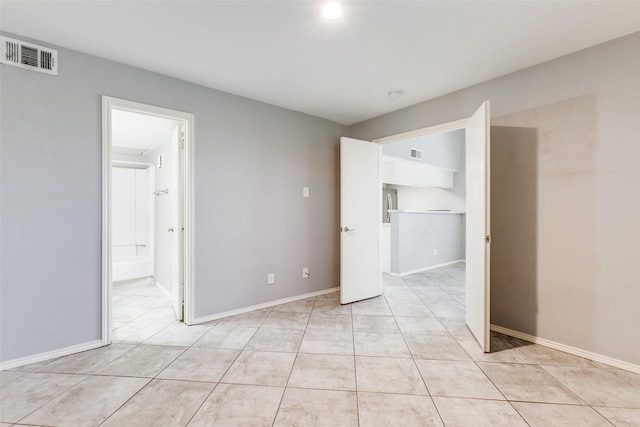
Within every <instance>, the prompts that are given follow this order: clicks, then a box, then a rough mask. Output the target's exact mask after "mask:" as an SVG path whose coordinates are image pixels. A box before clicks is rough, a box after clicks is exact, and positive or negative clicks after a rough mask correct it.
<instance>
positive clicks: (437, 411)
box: [385, 279, 446, 425]
mask: <svg viewBox="0 0 640 427" xmlns="http://www.w3.org/2000/svg"><path fill="white" fill-rule="evenodd" d="M402 281H403V282H405V284H406V283H407V282H406V281H405V280H404V279H402ZM409 288H410V287H409ZM411 292H413V294H414V295H416V296H418V295H417V294H416V293H415V292H414V291H413V289H411ZM385 300H386V296H385ZM420 301H421V302H422V300H420ZM387 304H388V301H387ZM423 304H424V303H423ZM424 305H425V306H426V304H424ZM427 309H429V308H428V307H427ZM429 312H431V310H429ZM391 314H392V315H393V319H394V320H395V321H396V324H397V323H398V321H397V319H396V315H395V314H394V313H393V310H392V311H391ZM443 327H444V326H443ZM398 329H400V325H398ZM445 329H446V328H445ZM400 335H401V336H402V340H403V341H404V345H406V346H407V350H408V351H409V354H410V355H411V360H412V361H413V365H414V366H415V368H416V371H417V372H418V375H420V379H421V380H422V384H424V387H425V389H426V390H427V395H428V396H429V399H430V400H431V404H432V405H433V407H434V408H435V410H436V413H437V414H438V418H440V422H442V424H443V425H445V423H444V419H443V418H442V414H440V410H439V409H438V406H437V405H436V401H435V400H434V399H433V395H432V394H431V391H430V390H429V386H428V385H427V382H426V380H425V379H424V376H423V375H422V372H420V368H419V367H418V362H416V359H415V356H414V354H413V352H412V351H411V348H410V347H409V343H407V339H406V337H405V334H404V333H403V332H402V329H400Z"/></svg>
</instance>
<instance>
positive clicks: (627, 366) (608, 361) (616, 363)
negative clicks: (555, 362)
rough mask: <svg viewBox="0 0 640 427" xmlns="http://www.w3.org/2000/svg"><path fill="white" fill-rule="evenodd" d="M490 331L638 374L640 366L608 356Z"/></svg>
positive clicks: (504, 331) (498, 328)
mask: <svg viewBox="0 0 640 427" xmlns="http://www.w3.org/2000/svg"><path fill="white" fill-rule="evenodd" d="M491 330H492V331H495V332H498V333H501V334H505V335H509V336H510V337H514V338H520V339H521V340H525V341H529V342H532V343H534V344H539V345H543V346H545V347H550V348H553V349H555V350H560V351H563V352H565V353H569V354H573V355H574V356H579V357H583V358H585V359H589V360H593V361H594V362H599V363H604V364H605V365H609V366H613V367H615V368H620V369H624V370H625V371H630V372H634V373H636V374H640V366H638V365H634V364H633V363H629V362H625V361H623V360H618V359H614V358H612V357H609V356H603V355H602V354H598V353H592V352H590V351H586V350H582V349H580V348H576V347H571V346H569V345H566V344H561V343H559V342H555V341H551V340H548V339H545V338H540V337H536V336H534V335H529V334H525V333H524V332H518V331H514V330H513V329H508V328H504V327H502V326H498V325H491Z"/></svg>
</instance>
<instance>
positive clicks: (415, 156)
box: [411, 148, 422, 160]
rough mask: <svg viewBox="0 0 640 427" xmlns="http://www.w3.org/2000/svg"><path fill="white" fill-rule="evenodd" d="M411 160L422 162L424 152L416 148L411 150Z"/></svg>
mask: <svg viewBox="0 0 640 427" xmlns="http://www.w3.org/2000/svg"><path fill="white" fill-rule="evenodd" d="M411 158H412V159H415V160H422V150H418V149H416V148H412V149H411Z"/></svg>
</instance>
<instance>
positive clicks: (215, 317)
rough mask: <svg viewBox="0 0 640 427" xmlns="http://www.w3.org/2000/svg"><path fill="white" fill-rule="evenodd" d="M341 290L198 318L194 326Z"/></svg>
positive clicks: (316, 293) (303, 295)
mask: <svg viewBox="0 0 640 427" xmlns="http://www.w3.org/2000/svg"><path fill="white" fill-rule="evenodd" d="M339 290H340V287H339V286H336V287H335V288H329V289H324V290H322V291H316V292H309V293H308V294H302V295H296V296H293V297H288V298H282V299H279V300H275V301H269V302H265V303H262V304H257V305H252V306H249V307H244V308H239V309H237V310H231V311H225V312H224V313H217V314H212V315H210V316H203V317H196V318H195V319H193V323H191V324H192V325H197V324H198V323H205V322H211V321H212V320H218V319H223V318H225V317H229V316H235V315H236V314H243V313H248V312H250V311H255V310H262V309H263V308H269V307H273V306H274V305H280V304H286V303H288V302H294V301H299V300H301V299H306V298H311V297H317V296H318V295H324V294H330V293H332V292H338V291H339Z"/></svg>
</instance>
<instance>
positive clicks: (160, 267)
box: [149, 123, 180, 308]
mask: <svg viewBox="0 0 640 427" xmlns="http://www.w3.org/2000/svg"><path fill="white" fill-rule="evenodd" d="M178 150H179V146H178V124H177V123H176V127H175V129H174V130H173V132H172V136H171V138H167V142H165V143H164V144H162V145H161V146H160V147H158V148H157V149H155V150H154V151H152V152H150V153H149V158H151V159H152V160H153V162H154V166H153V168H154V172H155V184H154V187H155V188H154V190H153V191H154V192H160V191H163V190H168V193H167V194H162V193H161V194H159V195H155V196H154V200H153V202H154V206H155V207H154V212H155V221H154V222H155V224H154V237H155V239H154V241H155V268H154V275H153V276H154V279H155V281H156V285H158V286H161V287H162V288H163V289H164V290H165V292H166V293H167V294H168V295H171V302H172V303H173V304H174V306H177V304H178V301H177V295H178V282H177V279H178V277H177V274H178V271H177V270H178V265H176V261H177V260H178V257H179V253H178V252H177V251H176V249H177V246H178V238H179V235H180V233H179V232H178V231H177V230H178V229H179V227H180V223H179V221H180V218H179V211H178V209H179V208H180V193H179V191H180V181H179V179H180V178H179V174H180V159H179V154H180V153H179V151H178ZM159 156H162V167H161V168H160V167H158V166H159V162H160V160H159ZM170 228H173V230H174V231H173V232H169V231H168V230H169V229H170ZM176 308H177V307H176Z"/></svg>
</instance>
